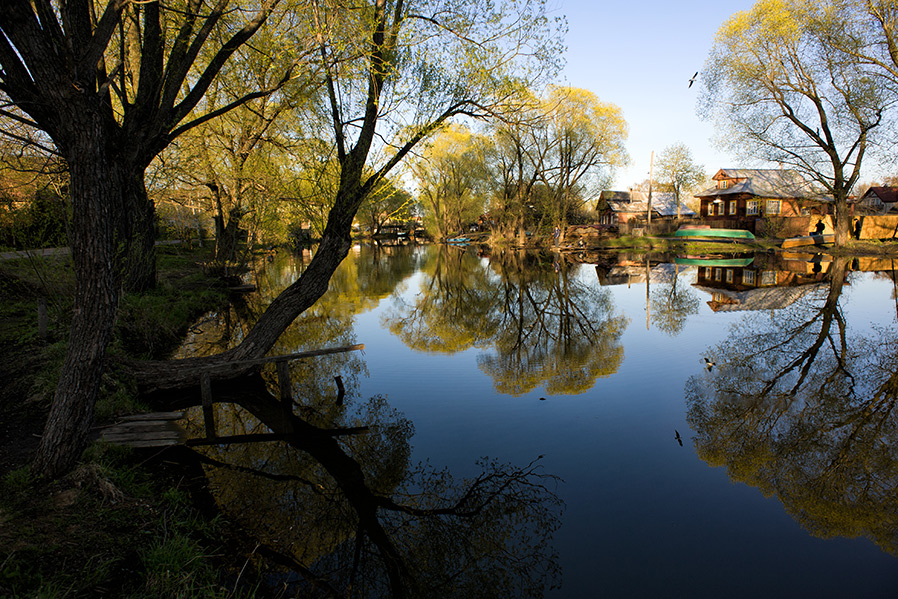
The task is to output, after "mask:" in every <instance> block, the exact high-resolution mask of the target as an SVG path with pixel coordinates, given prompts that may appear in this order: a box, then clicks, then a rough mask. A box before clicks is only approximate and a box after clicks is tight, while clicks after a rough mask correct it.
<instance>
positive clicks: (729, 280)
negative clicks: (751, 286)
mask: <svg viewBox="0 0 898 599" xmlns="http://www.w3.org/2000/svg"><path fill="white" fill-rule="evenodd" d="M732 282H733V269H732V268H728V269H727V283H732Z"/></svg>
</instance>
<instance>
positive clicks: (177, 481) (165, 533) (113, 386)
mask: <svg viewBox="0 0 898 599" xmlns="http://www.w3.org/2000/svg"><path fill="white" fill-rule="evenodd" d="M207 257H208V249H206V250H199V251H198V250H191V249H189V248H183V247H177V246H165V247H160V248H159V254H158V266H159V270H158V273H159V277H158V287H157V289H155V290H153V291H151V292H148V293H143V294H128V295H125V296H124V297H123V298H122V300H121V304H120V307H119V315H118V319H117V327H116V332H115V340H114V342H113V344H112V345H111V346H110V349H109V355H110V358H111V359H110V360H109V367H108V368H107V370H106V373H105V374H104V376H103V379H102V381H101V385H100V393H99V398H98V401H97V404H96V408H95V414H96V417H97V418H98V419H99V420H101V421H102V420H104V419H108V418H112V417H113V416H115V415H118V414H123V413H131V412H135V411H141V410H142V409H143V408H144V406H142V405H141V404H140V402H139V401H138V400H137V392H136V386H135V384H134V382H133V381H132V380H130V379H129V377H128V373H127V370H126V369H125V368H124V367H122V366H121V365H119V362H118V361H117V360H116V358H117V357H119V356H122V357H127V358H134V357H164V356H165V355H166V354H167V353H168V352H170V351H172V350H173V349H174V348H175V347H176V346H177V345H178V344H179V343H180V341H181V339H182V337H183V335H184V333H185V332H186V330H187V328H188V327H189V326H190V324H192V322H193V321H194V320H195V319H196V318H198V317H199V316H201V315H202V314H203V313H204V312H206V311H209V310H212V309H215V308H216V307H218V306H220V305H221V304H222V303H223V302H224V301H225V299H226V291H225V290H224V288H223V286H222V285H221V284H220V282H218V281H217V280H215V279H213V278H211V277H209V276H207V275H205V274H204V273H203V271H202V269H201V268H200V267H199V266H198V264H199V263H201V262H203V261H204V260H205V259H206V258H207ZM73 290H74V280H73V277H72V268H71V262H70V261H69V259H68V257H65V256H51V257H42V258H24V259H16V260H11V261H3V262H0V292H2V299H3V300H4V301H3V302H0V341H2V342H3V344H2V346H0V347H2V351H0V359H2V360H3V363H2V366H3V371H4V373H5V374H6V376H7V379H6V380H5V381H4V385H3V388H2V390H0V418H4V417H7V416H8V415H12V414H19V413H20V412H22V409H23V408H22V406H31V410H32V412H33V410H38V412H39V413H40V412H42V413H46V410H47V409H48V407H49V404H50V400H51V398H52V396H53V393H54V390H55V387H56V381H57V379H58V375H59V371H60V368H61V365H62V361H63V359H64V356H65V352H66V341H67V334H68V326H69V322H70V320H69V319H70V314H71V307H72V292H73ZM39 296H43V297H47V298H48V304H49V306H50V310H49V316H50V318H49V320H50V327H49V329H50V335H49V338H48V339H47V340H45V341H42V340H40V339H39V338H38V334H37V297H39ZM36 420H37V422H38V423H40V418H39V417H37V418H36ZM33 421H34V420H32V422H33ZM39 430H40V429H39V428H37V429H36V430H35V432H39ZM25 436H26V437H27V436H28V435H27V433H26V435H25ZM141 459H145V458H141ZM182 476H183V474H182V473H175V474H166V475H162V476H160V475H159V473H158V472H157V471H155V470H153V471H150V470H148V469H147V466H146V465H145V464H143V463H142V462H141V461H139V460H138V458H137V456H136V455H135V454H134V452H132V451H130V450H127V449H124V448H121V447H117V446H113V445H109V444H105V443H95V444H93V445H91V446H90V447H89V448H88V450H87V451H86V452H85V453H84V455H83V456H82V458H81V465H80V466H79V467H78V468H77V469H76V470H75V471H74V472H72V473H71V474H70V475H69V476H67V477H66V478H64V479H62V480H59V481H39V480H35V479H34V478H32V476H31V474H30V472H29V469H28V466H27V465H22V467H19V468H15V469H13V470H11V471H10V472H8V473H6V474H5V475H3V476H2V477H0V597H4V598H5V597H6V596H7V594H8V595H9V596H11V597H54V598H59V597H73V598H74V597H78V598H80V597H94V596H98V595H102V596H117V597H134V598H150V597H228V596H233V595H232V594H231V593H230V592H228V590H227V589H225V587H224V586H222V578H221V576H222V572H225V573H226V572H228V571H229V568H228V566H227V564H226V563H225V564H224V565H223V564H222V560H221V558H219V557H213V556H218V555H221V554H222V553H223V551H222V545H223V544H224V543H225V542H226V539H225V538H224V536H225V529H224V528H223V526H222V523H221V522H220V521H219V520H218V519H211V520H210V519H209V518H207V517H206V516H205V515H203V514H202V513H200V512H199V511H198V510H197V509H196V508H195V507H193V500H192V499H191V497H190V496H189V494H188V493H187V492H186V491H185V490H184V489H183V488H182V486H181V485H182V483H181V477H182ZM225 553H226V552H225ZM238 557H240V558H241V560H242V559H243V558H242V557H241V556H239V555H238ZM242 564H243V562H242V561H241V562H240V565H241V566H242Z"/></svg>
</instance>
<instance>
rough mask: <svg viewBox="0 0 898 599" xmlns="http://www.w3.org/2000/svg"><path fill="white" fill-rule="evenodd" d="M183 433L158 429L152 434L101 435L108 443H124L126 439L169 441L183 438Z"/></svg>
mask: <svg viewBox="0 0 898 599" xmlns="http://www.w3.org/2000/svg"><path fill="white" fill-rule="evenodd" d="M184 437H185V435H184V433H182V432H179V431H160V432H156V433H153V434H147V433H143V432H140V433H131V434H128V433H114V434H108V435H103V437H102V438H103V440H104V441H109V442H110V443H125V442H128V441H148V440H152V439H166V440H170V441H182V440H184Z"/></svg>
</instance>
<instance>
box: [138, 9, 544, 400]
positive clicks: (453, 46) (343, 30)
mask: <svg viewBox="0 0 898 599" xmlns="http://www.w3.org/2000/svg"><path fill="white" fill-rule="evenodd" d="M312 4H313V8H312V9H311V10H310V11H309V12H308V15H307V16H308V17H309V18H310V19H313V21H314V27H315V36H314V41H315V44H316V54H315V55H316V57H317V63H316V65H315V66H316V68H318V69H320V72H322V73H323V78H324V87H325V97H326V98H327V105H326V107H325V110H322V113H324V114H325V115H326V116H327V119H328V120H327V122H323V123H322V124H321V128H320V131H321V132H322V135H324V134H326V133H327V132H329V133H330V136H331V142H332V146H331V147H332V149H333V150H332V151H333V153H332V155H331V156H323V157H321V158H320V159H321V160H322V161H329V160H334V161H335V163H336V164H337V165H338V170H339V177H338V184H337V188H336V192H335V195H334V197H333V198H332V205H331V208H330V211H329V213H328V219H327V224H326V225H325V227H324V231H323V232H322V235H321V241H320V244H319V246H318V250H317V252H316V253H315V256H314V257H313V259H312V261H311V262H310V263H309V265H308V266H307V267H306V269H305V270H304V271H303V273H302V275H301V276H300V277H299V279H298V280H297V281H296V282H295V283H293V284H292V285H291V286H290V287H288V288H287V289H285V290H284V292H283V293H281V294H280V295H279V296H278V297H277V298H276V299H275V300H274V301H273V302H272V303H271V304H270V305H269V307H268V309H267V310H266V311H265V313H264V314H263V315H262V316H261V317H260V318H259V320H258V322H257V323H256V325H255V326H254V327H253V329H252V330H251V331H250V332H249V333H247V335H246V337H245V338H244V340H243V342H242V343H240V345H238V346H237V347H235V348H233V349H232V350H230V351H228V352H225V353H224V354H221V355H218V356H216V357H213V358H203V359H196V360H194V359H188V360H183V361H180V362H166V363H144V364H142V365H137V367H136V370H137V376H138V380H139V381H140V382H141V383H143V384H144V385H145V386H146V388H147V389H148V390H149V389H153V388H165V387H172V386H184V385H195V384H196V380H197V379H196V372H197V370H196V368H197V367H200V366H203V365H205V364H207V363H208V362H209V360H210V359H211V360H213V361H217V362H225V361H239V360H246V359H252V358H257V357H260V356H262V355H264V354H265V353H266V352H267V351H268V350H269V349H270V348H271V347H272V346H273V345H274V344H275V342H276V341H277V339H278V337H279V336H280V335H281V333H282V332H283V331H284V330H285V329H286V328H287V326H289V324H290V323H291V322H292V321H293V320H294V319H295V318H296V317H297V316H298V315H299V314H301V313H302V312H303V311H305V310H306V309H308V308H309V307H310V306H312V305H313V304H314V303H315V302H316V301H317V300H318V298H320V297H321V296H322V295H323V294H324V292H325V291H327V287H328V281H329V280H330V277H331V275H332V274H333V272H334V271H335V270H336V268H337V266H338V265H339V264H340V262H341V261H342V260H343V258H344V257H345V256H346V255H347V254H348V252H349V249H350V247H351V241H352V240H351V231H352V221H353V219H354V218H355V216H356V213H357V212H358V210H359V207H360V206H361V204H362V202H363V201H364V199H365V197H367V196H368V195H369V194H370V193H371V192H372V191H374V190H376V189H377V187H378V186H379V185H380V184H381V182H382V181H383V180H384V179H385V178H386V177H387V176H388V174H390V173H391V172H393V170H394V169H395V168H396V167H397V166H398V165H399V164H400V163H402V162H403V161H404V160H405V158H406V157H407V156H408V155H409V153H410V152H411V151H412V150H413V149H414V148H415V146H416V145H418V144H419V143H420V142H421V141H422V140H424V139H425V138H427V137H428V136H429V135H431V134H432V133H433V132H435V131H436V130H438V129H439V128H441V127H442V126H443V125H444V124H446V123H447V122H448V121H450V120H451V119H453V118H454V117H467V118H489V117H501V116H502V111H503V110H505V109H506V107H507V106H509V105H512V104H513V99H514V98H515V97H516V96H518V95H519V94H521V93H522V90H523V89H525V88H527V87H530V86H537V85H540V84H541V83H542V80H543V78H544V77H546V76H548V75H551V74H554V72H555V71H556V69H557V66H558V65H557V64H556V60H557V58H558V56H560V55H561V49H560V35H559V34H560V28H559V25H560V23H559V22H558V21H553V20H552V19H550V18H549V17H548V16H547V14H546V12H547V10H546V7H545V2H543V1H542V0H524V1H520V0H505V1H500V2H491V3H479V2H478V3H469V2H465V1H463V0H448V1H446V0H440V1H432V0H409V1H406V0H365V1H363V0H352V1H350V2H346V1H345V0H333V1H331V0H317V1H313V3H312Z"/></svg>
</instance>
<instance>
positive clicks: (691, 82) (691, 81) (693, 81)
mask: <svg viewBox="0 0 898 599" xmlns="http://www.w3.org/2000/svg"><path fill="white" fill-rule="evenodd" d="M696 79H698V71H696V72H695V75H693V76H692V79H690V80H689V87H692V84H693V83H695V80H696Z"/></svg>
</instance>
